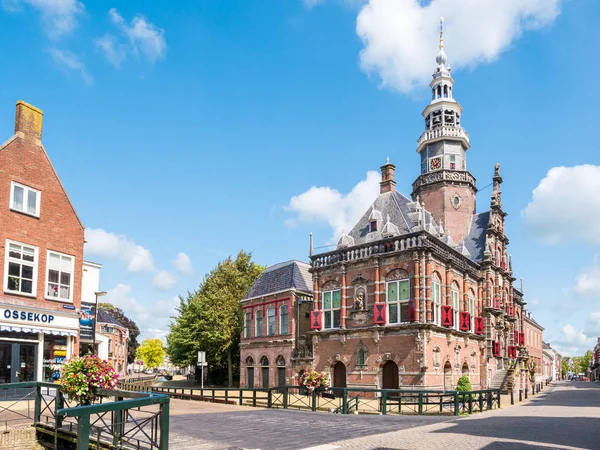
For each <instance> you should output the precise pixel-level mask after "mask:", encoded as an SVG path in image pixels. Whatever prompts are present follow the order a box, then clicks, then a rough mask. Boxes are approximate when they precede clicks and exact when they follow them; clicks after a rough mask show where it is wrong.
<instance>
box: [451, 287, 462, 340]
mask: <svg viewBox="0 0 600 450" xmlns="http://www.w3.org/2000/svg"><path fill="white" fill-rule="evenodd" d="M450 296H451V300H452V314H453V315H454V317H453V319H454V329H455V330H458V329H459V327H460V304H459V301H458V296H459V288H458V283H456V281H455V282H454V283H452V289H451V291H450Z"/></svg>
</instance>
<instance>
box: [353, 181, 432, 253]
mask: <svg viewBox="0 0 600 450" xmlns="http://www.w3.org/2000/svg"><path fill="white" fill-rule="evenodd" d="M425 208H426V209H427V205H425ZM373 209H375V210H376V211H378V212H379V213H381V217H382V218H383V219H384V220H382V221H381V223H378V227H377V231H374V232H369V224H370V218H371V215H372V211H373ZM420 209H421V208H420V206H419V205H418V204H417V203H416V202H413V201H412V200H410V199H409V198H407V197H405V196H404V195H402V194H401V193H400V192H397V191H394V192H386V193H384V194H380V195H379V196H378V197H377V198H376V199H375V201H374V202H373V204H372V205H371V207H370V208H369V209H368V210H367V211H366V212H365V214H364V215H363V216H362V217H361V218H360V219H359V221H358V223H357V224H356V225H355V226H354V228H352V231H350V233H348V234H349V235H350V236H351V237H353V238H354V245H361V244H365V243H367V242H373V241H378V240H380V239H382V238H383V236H382V231H383V227H384V225H385V222H386V221H387V217H388V215H389V218H390V222H391V223H393V224H394V225H396V226H397V227H398V231H399V233H400V235H403V234H409V233H411V232H413V231H416V230H417V228H418V227H419V216H420V213H419V212H418V211H420ZM425 222H426V225H427V231H430V232H432V234H434V235H435V234H436V231H437V229H438V228H439V227H438V225H437V224H436V223H435V221H434V220H433V217H432V216H431V214H430V213H429V212H428V211H427V210H426V211H425ZM434 228H435V229H434ZM430 229H431V230H430Z"/></svg>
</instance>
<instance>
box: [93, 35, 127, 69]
mask: <svg viewBox="0 0 600 450" xmlns="http://www.w3.org/2000/svg"><path fill="white" fill-rule="evenodd" d="M94 44H95V45H96V47H98V49H99V50H100V51H101V52H102V53H103V54H104V56H105V57H106V59H108V62H110V63H111V64H112V65H113V66H115V67H116V68H119V67H121V63H122V62H123V60H124V59H125V57H126V55H127V49H126V46H125V45H124V44H122V43H120V42H119V41H118V39H117V38H116V37H115V36H113V35H111V34H107V35H105V36H104V37H101V38H98V39H95V40H94Z"/></svg>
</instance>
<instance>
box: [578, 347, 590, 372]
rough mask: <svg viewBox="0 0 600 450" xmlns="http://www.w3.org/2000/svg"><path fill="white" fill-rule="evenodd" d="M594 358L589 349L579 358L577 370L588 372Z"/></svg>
mask: <svg viewBox="0 0 600 450" xmlns="http://www.w3.org/2000/svg"><path fill="white" fill-rule="evenodd" d="M591 360H592V351H591V350H588V351H587V352H585V355H583V357H581V358H580V359H579V367H578V368H577V370H579V372H581V373H587V371H588V370H589V367H590V361H591Z"/></svg>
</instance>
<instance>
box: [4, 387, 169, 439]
mask: <svg viewBox="0 0 600 450" xmlns="http://www.w3.org/2000/svg"><path fill="white" fill-rule="evenodd" d="M98 395H100V399H101V400H100V403H96V404H91V405H84V406H75V405H70V404H69V402H68V400H67V399H66V398H65V396H64V395H63V393H62V389H61V386H60V385H58V384H52V383H43V382H24V383H10V384H0V423H3V422H5V423H6V425H5V426H8V424H9V423H19V424H22V423H23V422H25V423H27V422H29V423H30V424H33V425H35V426H36V427H37V428H38V430H39V431H40V432H41V434H42V435H45V436H47V435H49V434H50V435H51V437H52V441H53V442H52V444H53V446H54V448H59V442H60V441H61V440H63V439H64V440H70V441H75V442H76V444H75V446H76V448H77V450H88V449H89V446H90V443H92V442H93V443H95V448H96V449H100V448H115V447H117V448H124V449H126V448H131V449H148V450H154V449H157V450H168V447H169V444H168V441H169V404H170V397H169V396H168V395H164V394H160V393H155V392H129V391H123V390H99V391H98ZM31 402H33V408H31V405H30V403H31ZM111 446H112V447H111Z"/></svg>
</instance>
